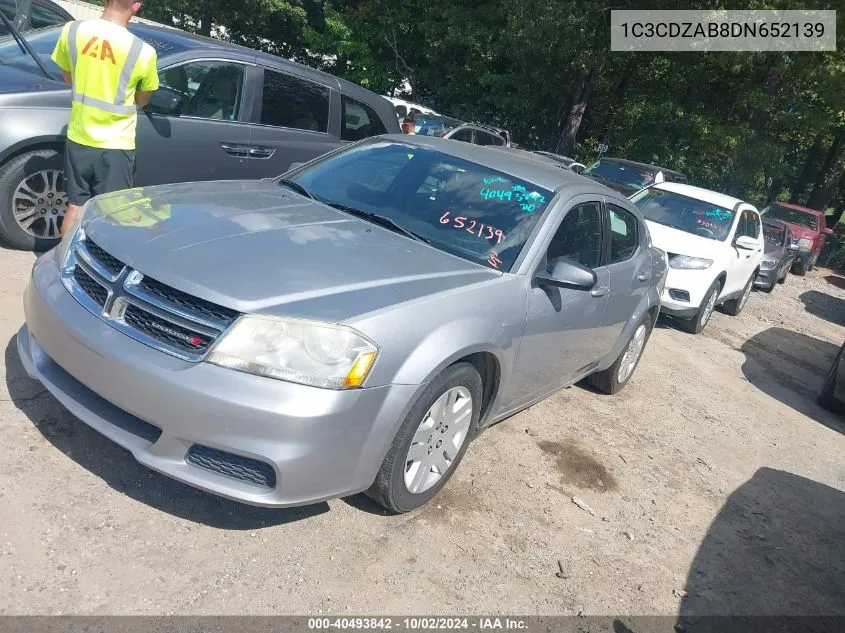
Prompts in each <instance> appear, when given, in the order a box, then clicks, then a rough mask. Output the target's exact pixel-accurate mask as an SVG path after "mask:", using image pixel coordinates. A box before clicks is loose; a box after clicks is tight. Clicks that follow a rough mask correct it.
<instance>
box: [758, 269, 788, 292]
mask: <svg viewBox="0 0 845 633" xmlns="http://www.w3.org/2000/svg"><path fill="white" fill-rule="evenodd" d="M780 273H781V267H780V266H778V267H777V268H761V269H760V272H758V273H757V278H756V279H755V280H754V285H755V286H757V287H758V288H772V287H774V285H775V284H776V283H777V282H778V279H780Z"/></svg>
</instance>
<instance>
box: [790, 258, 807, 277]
mask: <svg viewBox="0 0 845 633" xmlns="http://www.w3.org/2000/svg"><path fill="white" fill-rule="evenodd" d="M809 271H810V262H809V260H803V259H802V260H801V261H800V262H798V263H797V264H794V266H793V268H792V272H793V273H794V274H796V275H798V276H799V277H803V276H804V275H806V274H807V273H808V272H809Z"/></svg>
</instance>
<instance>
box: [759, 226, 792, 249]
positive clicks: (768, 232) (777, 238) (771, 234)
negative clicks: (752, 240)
mask: <svg viewBox="0 0 845 633" xmlns="http://www.w3.org/2000/svg"><path fill="white" fill-rule="evenodd" d="M784 237H786V229H784V228H783V227H782V226H776V225H774V224H766V223H763V239H765V240H766V241H767V242H768V243H769V244H774V245H775V246H783V238H784Z"/></svg>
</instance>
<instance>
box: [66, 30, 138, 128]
mask: <svg viewBox="0 0 845 633" xmlns="http://www.w3.org/2000/svg"><path fill="white" fill-rule="evenodd" d="M79 24H80V23H79V22H71V23H70V27H69V28H68V32H67V40H68V52H69V53H70V63H71V66H72V67H73V68H74V70H75V69H76V61H77V59H78V57H79V49H78V47H77V45H76V35H77V33H78V31H79ZM132 37H133V39H132V46H130V47H129V54H128V55H127V56H126V61H125V62H123V67H122V68H121V69H120V78H119V79H118V81H117V92H116V93H115V95H114V101H112V102H108V101H104V100H102V99H96V98H94V97H89V96H87V95H84V94H83V95H81V94H78V93H77V92H76V87H75V86H71V94H72V98H73V102H74V103H81V104H82V105H87V106H91V107H94V108H99V109H100V110H105V111H106V112H110V113H111V114H135V113H136V112H137V106H136V105H135V104H134V103H132V104H128V105H127V104H125V103H124V102H125V101H126V91H127V90H128V89H129V80H130V79H132V73H133V72H134V71H135V65H136V64H137V63H138V59H140V57H141V52H142V51H143V50H144V42H143V41H142V40H141V39H140V38H139V37H136V36H134V35H133V36H132Z"/></svg>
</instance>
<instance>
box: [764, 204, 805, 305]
mask: <svg viewBox="0 0 845 633" xmlns="http://www.w3.org/2000/svg"><path fill="white" fill-rule="evenodd" d="M763 239H764V240H765V253H764V255H763V262H762V263H761V264H760V272H759V273H757V279H755V280H754V285H755V286H756V287H757V288H759V289H760V290H763V291H764V292H771V291H772V290H774V289H775V286H776V285H777V284H779V283H780V284H782V283H783V282H785V281H786V277H787V275H789V270H790V269H791V268H792V264H794V263H795V257H796V256H797V255H798V247H797V246H794V245H793V244H792V231H791V230H790V228H789V224H787V223H786V222H781V221H780V220H771V219H768V218H766V216H763Z"/></svg>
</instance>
